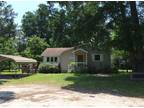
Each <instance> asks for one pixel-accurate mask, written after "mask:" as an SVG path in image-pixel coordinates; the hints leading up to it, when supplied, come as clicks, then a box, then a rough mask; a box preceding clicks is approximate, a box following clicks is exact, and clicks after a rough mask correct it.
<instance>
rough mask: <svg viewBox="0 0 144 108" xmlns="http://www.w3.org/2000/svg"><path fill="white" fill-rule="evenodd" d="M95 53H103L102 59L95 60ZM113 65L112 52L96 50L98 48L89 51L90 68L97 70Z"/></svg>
mask: <svg viewBox="0 0 144 108" xmlns="http://www.w3.org/2000/svg"><path fill="white" fill-rule="evenodd" d="M93 54H101V55H102V61H93V57H92V56H93ZM110 67H111V59H110V53H109V52H104V51H96V50H89V51H88V68H89V69H91V70H93V71H96V70H100V69H105V68H110Z"/></svg>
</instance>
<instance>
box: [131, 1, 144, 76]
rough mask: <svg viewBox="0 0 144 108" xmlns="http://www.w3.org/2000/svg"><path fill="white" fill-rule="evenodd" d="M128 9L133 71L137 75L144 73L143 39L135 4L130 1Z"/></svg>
mask: <svg viewBox="0 0 144 108" xmlns="http://www.w3.org/2000/svg"><path fill="white" fill-rule="evenodd" d="M129 4H130V9H131V19H132V27H131V29H132V30H131V31H132V36H133V37H132V38H133V39H134V40H133V44H134V49H133V52H131V55H132V56H131V58H132V64H133V71H134V72H137V73H142V72H143V73H144V53H143V42H142V40H143V38H142V35H141V30H140V24H139V18H138V12H137V8H136V2H135V1H130V2H129Z"/></svg>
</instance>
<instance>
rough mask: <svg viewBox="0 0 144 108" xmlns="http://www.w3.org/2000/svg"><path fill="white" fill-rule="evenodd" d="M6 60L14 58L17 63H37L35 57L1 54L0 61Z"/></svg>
mask: <svg viewBox="0 0 144 108" xmlns="http://www.w3.org/2000/svg"><path fill="white" fill-rule="evenodd" d="M6 60H13V61H15V62H16V63H37V61H36V60H35V59H31V58H26V57H21V56H14V55H3V54H0V62H1V61H6Z"/></svg>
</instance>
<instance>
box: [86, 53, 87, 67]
mask: <svg viewBox="0 0 144 108" xmlns="http://www.w3.org/2000/svg"><path fill="white" fill-rule="evenodd" d="M86 66H87V53H86Z"/></svg>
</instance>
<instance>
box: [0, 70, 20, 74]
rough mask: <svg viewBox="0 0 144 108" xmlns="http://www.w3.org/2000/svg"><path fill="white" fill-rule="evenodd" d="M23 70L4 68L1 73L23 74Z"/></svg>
mask: <svg viewBox="0 0 144 108" xmlns="http://www.w3.org/2000/svg"><path fill="white" fill-rule="evenodd" d="M21 73H22V72H21V70H16V71H14V70H10V71H9V70H3V71H2V72H0V74H21Z"/></svg>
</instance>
